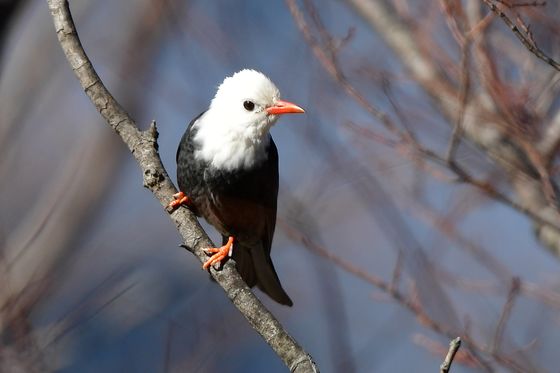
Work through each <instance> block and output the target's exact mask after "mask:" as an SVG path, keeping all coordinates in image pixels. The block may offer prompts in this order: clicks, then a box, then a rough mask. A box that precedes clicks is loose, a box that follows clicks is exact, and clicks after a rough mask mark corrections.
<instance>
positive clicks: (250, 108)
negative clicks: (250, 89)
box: [243, 101, 255, 111]
mask: <svg viewBox="0 0 560 373" xmlns="http://www.w3.org/2000/svg"><path fill="white" fill-rule="evenodd" d="M243 107H244V108H245V110H247V111H253V109H254V108H255V103H254V102H253V101H245V102H243Z"/></svg>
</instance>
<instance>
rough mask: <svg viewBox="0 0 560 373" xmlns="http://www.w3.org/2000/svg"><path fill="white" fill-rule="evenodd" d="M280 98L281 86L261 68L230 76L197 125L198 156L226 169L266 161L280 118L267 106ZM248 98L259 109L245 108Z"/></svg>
mask: <svg viewBox="0 0 560 373" xmlns="http://www.w3.org/2000/svg"><path fill="white" fill-rule="evenodd" d="M279 98H280V92H279V91H278V88H276V86H275V85H274V83H272V81H271V80H270V79H269V78H268V77H266V76H265V75H264V74H262V73H260V72H258V71H255V70H242V71H240V72H238V73H235V74H234V75H233V76H231V77H228V78H226V79H225V80H224V81H223V83H222V84H221V85H220V87H219V88H218V91H217V92H216V96H214V99H213V100H212V103H211V104H210V108H209V109H208V111H206V113H204V115H203V116H202V117H200V118H199V119H198V121H197V122H196V123H195V124H194V127H195V128H196V130H197V133H196V135H195V137H194V141H195V142H196V143H197V144H198V145H199V150H198V151H197V152H196V153H195V157H197V158H198V159H202V160H204V161H207V162H209V163H210V164H211V165H212V166H214V167H216V168H219V169H225V170H234V169H239V168H248V167H251V166H253V165H254V164H257V163H258V162H260V161H263V160H264V159H265V157H266V148H267V146H268V144H269V143H270V134H269V131H270V128H271V127H272V125H273V124H274V123H275V122H276V120H277V116H276V115H269V114H268V113H267V112H266V108H267V107H269V106H272V105H274V103H275V102H276V101H278V100H279ZM245 101H251V102H253V103H254V104H255V108H254V109H253V110H252V111H249V110H247V109H245V108H244V106H243V103H244V102H245Z"/></svg>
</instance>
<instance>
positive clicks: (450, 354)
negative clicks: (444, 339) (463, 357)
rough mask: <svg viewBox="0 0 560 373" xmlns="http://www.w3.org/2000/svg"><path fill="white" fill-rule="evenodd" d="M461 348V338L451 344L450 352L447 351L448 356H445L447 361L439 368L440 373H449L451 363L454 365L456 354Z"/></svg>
mask: <svg viewBox="0 0 560 373" xmlns="http://www.w3.org/2000/svg"><path fill="white" fill-rule="evenodd" d="M459 347H461V338H460V337H457V338H455V339H454V340H452V341H451V342H449V351H447V355H446V356H445V360H443V363H442V364H441V365H440V367H439V371H440V373H448V372H449V369H451V363H453V359H454V358H455V354H456V353H457V351H459Z"/></svg>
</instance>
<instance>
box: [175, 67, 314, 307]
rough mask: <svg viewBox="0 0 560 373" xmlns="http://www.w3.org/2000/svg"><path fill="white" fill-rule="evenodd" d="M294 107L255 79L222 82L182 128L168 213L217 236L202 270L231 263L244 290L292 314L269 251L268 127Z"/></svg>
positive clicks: (261, 78)
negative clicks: (195, 220) (183, 214)
mask: <svg viewBox="0 0 560 373" xmlns="http://www.w3.org/2000/svg"><path fill="white" fill-rule="evenodd" d="M304 112H305V110H304V109H302V108H301V107H300V106H298V105H296V104H294V103H291V102H288V101H284V100H281V99H280V91H279V90H278V88H277V87H276V85H275V84H274V83H273V82H272V81H271V80H270V79H269V78H268V77H267V76H266V75H264V74H263V73H261V72H258V71H256V70H252V69H244V70H241V71H239V72H237V73H235V74H233V75H232V76H229V77H226V78H225V79H224V81H223V82H222V83H221V84H220V85H219V87H218V89H217V91H216V94H215V96H214V98H213V99H212V101H211V102H210V105H209V107H208V109H207V110H206V111H204V112H203V113H201V114H200V115H198V116H197V117H196V118H194V119H193V120H192V121H191V122H190V124H189V125H188V127H187V129H186V131H185V133H184V135H183V137H182V138H181V141H180V143H179V147H178V149H177V156H176V161H177V182H178V184H179V193H177V194H175V195H174V200H173V201H172V202H170V204H169V206H170V207H171V208H172V209H174V208H177V207H178V206H180V205H187V206H188V207H189V208H191V209H192V211H193V212H194V213H195V214H196V215H197V216H199V217H203V218H204V219H205V220H206V221H207V222H208V223H210V224H211V225H212V226H214V227H215V228H216V230H217V231H218V232H219V233H220V234H221V235H222V246H221V247H217V248H207V249H205V252H206V253H207V254H209V255H211V256H210V258H209V259H208V260H207V261H206V262H205V263H204V264H203V268H204V269H208V268H209V267H210V266H216V265H217V266H218V267H219V266H220V265H221V264H223V263H222V262H223V261H225V260H227V259H228V258H229V257H231V258H233V260H234V261H235V264H236V268H237V271H238V272H239V274H240V275H241V277H242V278H243V280H244V281H245V282H246V283H247V285H248V286H249V287H254V286H257V287H258V288H259V289H260V290H261V291H263V292H264V293H265V294H267V295H268V296H269V297H270V298H272V299H273V300H275V301H276V302H278V303H280V304H282V305H286V306H292V305H293V302H292V300H291V299H290V297H289V296H288V294H287V293H286V291H285V290H284V288H283V287H282V285H281V283H280V280H279V278H278V275H277V273H276V270H275V268H274V265H273V263H272V259H271V256H270V251H271V247H272V238H273V235H274V229H275V225H276V208H277V198H278V179H279V176H278V151H277V148H276V145H275V143H274V140H273V139H272V136H271V135H270V129H271V127H272V126H273V125H274V124H275V123H276V121H277V120H278V118H279V117H280V116H282V115H284V114H289V113H293V114H295V113H304Z"/></svg>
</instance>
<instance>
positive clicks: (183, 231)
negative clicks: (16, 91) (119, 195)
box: [47, 0, 318, 372]
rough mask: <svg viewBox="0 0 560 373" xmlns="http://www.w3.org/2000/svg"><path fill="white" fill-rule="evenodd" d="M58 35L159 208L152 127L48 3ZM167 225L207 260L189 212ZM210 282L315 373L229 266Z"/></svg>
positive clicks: (291, 363)
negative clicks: (115, 90) (136, 117)
mask: <svg viewBox="0 0 560 373" xmlns="http://www.w3.org/2000/svg"><path fill="white" fill-rule="evenodd" d="M47 3H48V6H49V9H50V11H51V14H52V17H53V21H54V26H55V30H56V34H57V37H58V40H59V42H60V45H61V47H62V49H63V51H64V53H65V55H66V59H67V60H68V62H69V63H70V66H71V67H72V70H73V71H74V73H75V74H76V76H77V78H78V80H79V81H80V84H81V86H82V88H83V89H84V91H85V93H86V94H87V95H88V97H89V98H90V100H91V101H92V103H93V104H94V105H95V107H96V108H97V110H98V111H99V112H100V113H101V115H102V116H103V118H105V120H106V121H107V123H108V124H109V125H110V126H111V128H113V129H114V130H115V132H117V134H118V135H119V136H120V137H121V138H122V140H123V142H124V143H125V144H126V145H127V146H128V148H129V150H130V151H131V153H132V155H133V156H134V158H135V159H136V161H137V163H138V165H139V166H140V169H141V171H142V174H143V178H144V186H145V187H146V188H148V189H149V190H150V191H151V192H152V193H153V194H154V196H155V197H156V198H157V199H158V201H159V202H160V203H161V205H162V206H164V207H165V206H167V203H168V202H169V201H171V200H172V198H173V197H172V196H173V194H174V193H175V192H176V189H175V186H174V185H173V183H172V181H171V180H170V178H169V176H168V175H167V172H166V171H165V168H164V167H163V164H162V163H161V159H160V157H159V153H158V145H157V136H158V133H157V129H156V125H155V122H152V124H151V126H150V128H149V129H148V130H146V131H141V130H139V129H138V127H137V126H136V123H135V122H134V121H133V120H132V118H131V117H130V116H129V115H128V113H127V112H126V111H125V110H124V109H123V108H122V107H121V106H120V105H119V103H118V102H117V101H116V100H115V99H114V97H113V96H112V95H111V93H110V92H109V91H108V90H107V88H106V87H105V86H104V84H103V83H102V81H101V79H100V78H99V76H98V75H97V73H96V72H95V70H94V68H93V65H92V64H91V61H90V60H89V58H88V57H87V55H86V53H85V51H84V50H83V47H82V45H81V43H80V40H79V38H78V34H77V32H76V28H75V25H74V22H73V20H72V15H71V13H70V9H69V6H68V1H66V0H47ZM169 217H170V219H171V220H172V221H173V223H174V224H175V226H176V227H177V230H178V231H179V233H180V235H181V237H182V239H183V242H184V246H185V247H186V248H187V249H188V250H189V251H190V252H192V253H193V254H194V255H195V256H196V257H197V258H198V259H199V260H200V261H201V262H203V261H204V260H206V254H205V253H204V251H202V249H203V248H205V247H214V246H215V245H213V244H212V242H211V241H210V239H209V238H208V236H207V234H206V233H205V232H204V230H203V229H202V228H201V227H200V225H199V223H198V220H197V219H196V217H195V216H194V214H193V213H192V212H191V211H190V210H189V209H187V208H184V207H183V208H179V209H177V210H175V211H172V212H170V214H169ZM210 273H211V275H212V277H213V278H214V279H215V280H216V281H217V282H218V284H219V285H220V286H221V287H222V288H223V289H224V291H225V292H226V294H227V296H228V298H229V299H230V300H231V301H232V302H233V304H234V305H235V306H236V307H237V309H238V310H239V311H240V312H241V313H242V314H243V316H245V318H246V319H247V321H249V323H250V324H251V326H252V327H253V328H254V329H255V330H256V331H257V332H258V333H259V334H260V335H261V336H262V337H263V338H264V340H265V341H266V342H267V343H268V344H269V345H270V347H272V349H273V350H274V351H275V352H276V354H277V355H278V356H279V357H280V358H281V359H282V361H283V362H284V363H285V364H286V366H287V367H288V368H289V369H290V371H292V372H318V369H317V367H316V366H315V364H314V362H313V360H312V359H311V356H310V355H309V354H307V352H305V351H304V350H303V348H302V347H301V346H299V344H298V343H297V342H296V341H295V340H294V339H293V338H292V337H291V336H290V335H289V334H288V333H287V332H286V331H285V330H284V328H283V327H282V325H281V324H280V323H279V322H278V320H276V318H275V317H274V315H272V313H271V312H270V311H268V309H266V308H265V307H264V305H263V304H262V303H261V302H260V301H259V300H258V299H257V298H256V297H255V295H254V294H253V293H252V292H251V289H249V287H247V285H246V284H245V282H244V281H243V280H242V279H241V277H240V276H239V274H238V273H237V270H236V269H235V266H234V263H233V262H232V261H231V260H230V261H228V262H227V263H226V264H225V265H224V267H223V269H222V270H220V271H216V270H214V269H213V268H212V269H211V270H210Z"/></svg>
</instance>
